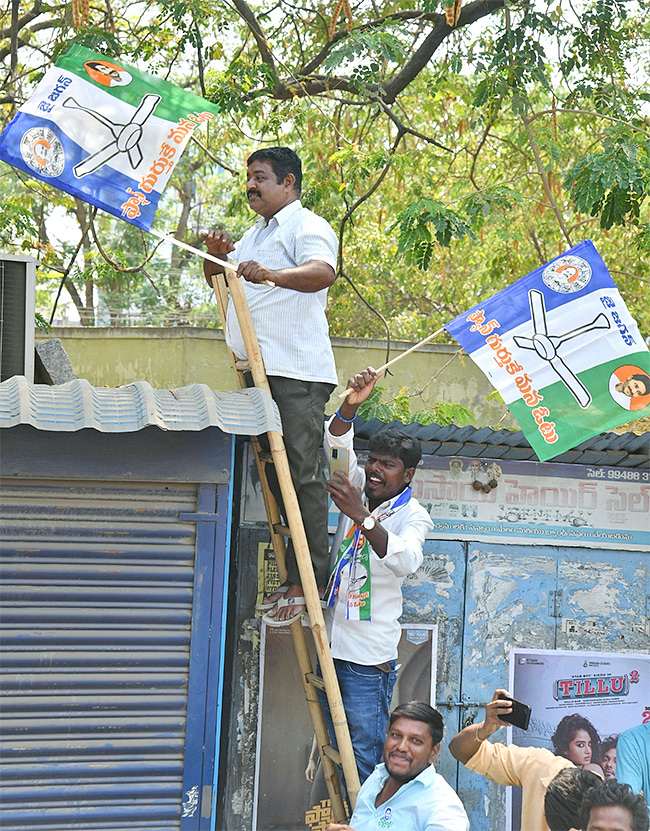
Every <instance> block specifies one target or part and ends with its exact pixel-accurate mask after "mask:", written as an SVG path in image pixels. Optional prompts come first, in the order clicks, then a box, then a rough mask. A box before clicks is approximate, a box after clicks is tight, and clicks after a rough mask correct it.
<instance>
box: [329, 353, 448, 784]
mask: <svg viewBox="0 0 650 831" xmlns="http://www.w3.org/2000/svg"><path fill="white" fill-rule="evenodd" d="M378 377H379V376H378V375H377V373H376V372H375V371H374V370H373V369H372V368H371V367H369V368H368V369H366V370H364V371H363V372H361V373H360V374H359V375H355V376H354V378H350V380H349V381H348V388H350V389H351V390H352V392H351V393H350V394H349V395H348V397H347V398H346V399H345V401H344V403H343V404H341V406H340V408H339V410H338V411H337V413H336V414H335V415H334V416H332V418H331V419H330V420H329V421H328V423H327V425H326V427H325V452H326V454H327V455H328V456H329V451H330V449H331V448H333V447H337V448H344V449H346V450H347V451H348V453H349V458H350V465H349V472H348V476H345V475H344V474H342V473H337V474H335V475H334V476H333V477H332V479H331V481H329V482H328V483H327V490H328V491H329V492H330V494H331V496H332V499H333V500H334V502H335V504H336V506H337V507H338V509H339V510H340V512H341V515H340V518H339V525H338V529H337V531H336V534H335V536H334V544H333V546H332V554H333V555H334V556H335V558H336V562H335V564H334V568H333V571H332V576H331V577H330V585H329V586H328V592H327V593H326V595H325V596H326V598H327V603H328V609H329V614H326V622H327V624H328V630H329V632H330V642H331V650H332V657H333V658H334V666H335V669H336V674H337V677H338V680H339V686H340V688H341V697H342V699H343V706H344V709H345V713H346V716H347V721H348V726H349V728H350V738H351V740H352V747H353V749H354V754H355V758H356V762H357V767H358V769H359V778H360V779H361V782H363V781H364V780H365V779H366V778H367V777H368V776H369V775H370V774H371V773H372V770H373V768H374V767H375V765H376V764H377V763H378V762H379V761H380V760H381V756H382V751H383V748H384V739H385V737H386V724H387V722H388V713H389V709H390V702H391V698H392V694H393V687H394V685H395V680H396V678H397V670H396V668H395V659H396V658H397V645H398V643H399V640H400V634H401V629H400V625H399V622H398V618H399V616H400V615H401V614H402V582H403V581H404V578H405V577H406V576H407V575H408V574H412V573H413V572H414V571H417V569H418V568H419V567H420V565H421V564H422V546H423V544H424V539H425V537H426V534H427V532H428V531H430V530H431V528H432V527H433V523H432V522H431V518H430V517H429V514H428V513H427V512H426V510H425V509H424V508H423V507H422V506H421V505H420V503H419V502H418V501H417V499H415V498H414V497H413V496H412V495H411V487H410V482H411V479H412V478H413V475H414V473H415V468H416V467H417V466H418V464H419V463H420V460H421V458H422V449H421V447H420V443H419V441H418V440H417V439H414V438H412V437H411V436H409V435H407V434H406V433H404V432H402V431H401V430H395V429H392V428H387V429H384V430H381V431H380V432H378V433H375V435H374V436H372V438H371V439H370V441H369V443H368V450H369V454H368V460H367V462H366V465H365V470H362V469H361V468H360V467H359V466H358V465H357V459H356V456H355V454H354V450H353V444H352V443H353V437H354V431H353V429H352V422H353V420H354V417H355V415H356V412H357V409H358V408H359V405H360V404H362V403H363V402H364V401H365V400H366V399H367V398H368V396H369V395H370V393H371V391H372V389H373V387H374V386H375V383H376V381H377V378H378ZM319 697H320V700H321V704H322V705H323V708H324V711H325V717H326V721H328V722H329V726H328V729H329V733H330V740H331V741H332V742H334V735H333V729H332V725H331V720H330V719H329V711H328V709H327V701H326V700H325V697H324V696H323V695H322V694H321V695H320V696H319Z"/></svg>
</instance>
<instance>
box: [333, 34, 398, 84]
mask: <svg viewBox="0 0 650 831" xmlns="http://www.w3.org/2000/svg"><path fill="white" fill-rule="evenodd" d="M404 54H405V47H404V45H403V44H402V41H401V40H400V38H399V37H398V36H397V35H395V34H393V33H392V32H391V31H388V30H386V29H374V30H367V31H360V32H352V33H351V34H350V35H349V36H348V37H346V38H344V39H343V40H342V41H341V42H340V43H339V44H338V45H337V46H335V47H334V49H332V51H331V52H330V53H329V54H328V56H327V58H326V59H325V61H324V63H323V69H324V71H325V74H326V75H327V76H328V77H330V76H331V75H332V74H333V73H334V70H335V69H339V68H340V67H342V66H346V65H348V64H349V65H350V66H351V69H350V78H351V79H352V82H353V84H354V85H355V86H357V87H361V86H363V85H364V84H372V83H377V82H378V81H379V79H380V78H381V75H382V72H383V71H384V69H385V66H386V64H387V63H390V62H394V61H397V60H399V59H400V58H401V57H403V56H404Z"/></svg>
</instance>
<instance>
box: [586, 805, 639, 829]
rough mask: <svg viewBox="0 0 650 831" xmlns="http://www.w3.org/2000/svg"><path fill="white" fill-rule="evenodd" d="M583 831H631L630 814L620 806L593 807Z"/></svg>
mask: <svg viewBox="0 0 650 831" xmlns="http://www.w3.org/2000/svg"><path fill="white" fill-rule="evenodd" d="M585 831H632V814H631V813H630V812H629V811H628V809H627V808H623V807H622V806H621V805H597V806H594V807H593V808H592V809H591V812H590V814H589V822H588V823H587V827H586V829H585Z"/></svg>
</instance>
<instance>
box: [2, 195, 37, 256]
mask: <svg viewBox="0 0 650 831" xmlns="http://www.w3.org/2000/svg"><path fill="white" fill-rule="evenodd" d="M32 239H33V240H36V239H38V227H37V225H36V222H35V220H34V216H33V215H32V212H31V211H30V209H29V207H28V206H26V205H23V204H16V202H13V201H4V202H2V203H0V242H2V244H3V245H10V246H13V245H15V243H16V242H17V241H21V247H22V248H23V249H25V250H26V249H29V248H30V240H32Z"/></svg>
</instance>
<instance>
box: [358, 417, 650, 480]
mask: <svg viewBox="0 0 650 831" xmlns="http://www.w3.org/2000/svg"><path fill="white" fill-rule="evenodd" d="M386 426H387V425H386V424H385V423H384V422H383V421H379V419H377V418H373V419H371V420H370V421H364V420H363V419H362V418H359V417H357V419H356V421H355V424H354V432H355V441H358V442H359V447H361V448H365V446H366V444H367V441H368V439H369V438H370V436H372V435H373V433H376V432H377V431H378V430H381V429H382V428H383V427H386ZM390 426H391V427H397V428H398V429H400V430H405V431H406V432H407V433H409V435H412V436H415V437H416V438H418V439H419V440H420V442H421V443H422V452H423V453H425V454H428V455H431V456H467V457H471V458H473V459H480V458H487V459H509V460H511V461H528V460H530V461H533V462H536V461H537V456H536V454H535V451H534V450H533V449H532V447H531V446H530V444H529V443H528V441H527V440H526V439H525V437H524V434H523V433H522V432H521V430H517V431H512V430H493V429H492V428H490V427H471V426H469V427H457V426H456V425H455V424H447V425H445V426H440V425H439V424H427V425H422V424H407V425H404V424H401V423H400V422H399V421H394V422H392V423H391V425H390ZM550 461H552V462H554V463H558V464H578V465H598V466H605V467H627V468H650V433H644V434H642V435H637V434H636V433H623V434H619V433H599V434H598V435H596V436H592V437H591V438H590V439H586V441H583V442H581V443H580V444H579V445H578V446H577V447H574V448H573V449H572V450H567V451H566V452H565V453H561V454H560V455H559V456H556V457H555V458H554V459H551V460H550Z"/></svg>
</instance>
